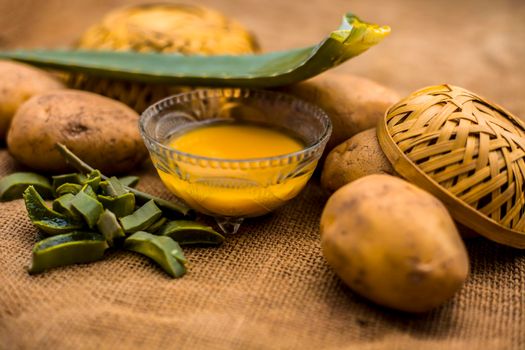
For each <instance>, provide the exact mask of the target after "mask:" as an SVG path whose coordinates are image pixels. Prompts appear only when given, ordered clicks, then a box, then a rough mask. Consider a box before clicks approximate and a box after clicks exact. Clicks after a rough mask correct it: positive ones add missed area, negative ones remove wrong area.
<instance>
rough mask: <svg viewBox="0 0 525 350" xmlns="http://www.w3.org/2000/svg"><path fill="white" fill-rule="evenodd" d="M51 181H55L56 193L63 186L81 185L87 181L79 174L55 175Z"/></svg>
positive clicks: (54, 188)
mask: <svg viewBox="0 0 525 350" xmlns="http://www.w3.org/2000/svg"><path fill="white" fill-rule="evenodd" d="M51 179H52V180H53V190H54V191H56V190H57V189H58V188H59V187H60V186H62V185H63V184H66V183H72V184H79V185H80V184H82V183H83V182H84V181H85V180H86V178H85V176H84V175H82V174H79V173H71V174H62V175H55V176H52V177H51Z"/></svg>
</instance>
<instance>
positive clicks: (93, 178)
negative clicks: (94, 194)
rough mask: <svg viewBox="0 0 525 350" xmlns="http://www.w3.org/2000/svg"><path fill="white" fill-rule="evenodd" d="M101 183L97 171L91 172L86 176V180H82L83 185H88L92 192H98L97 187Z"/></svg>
mask: <svg viewBox="0 0 525 350" xmlns="http://www.w3.org/2000/svg"><path fill="white" fill-rule="evenodd" d="M100 181H101V174H100V171H98V170H92V171H91V172H90V173H89V174H87V178H86V180H84V182H83V185H89V186H90V187H91V188H92V189H93V191H97V190H98V186H99V185H100Z"/></svg>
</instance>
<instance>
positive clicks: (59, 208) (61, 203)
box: [53, 193, 80, 220]
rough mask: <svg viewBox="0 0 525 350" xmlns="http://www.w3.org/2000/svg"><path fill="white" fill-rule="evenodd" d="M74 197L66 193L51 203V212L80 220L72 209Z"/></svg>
mask: <svg viewBox="0 0 525 350" xmlns="http://www.w3.org/2000/svg"><path fill="white" fill-rule="evenodd" d="M73 198H75V195H74V194H72V193H66V194H64V195H62V196H60V197H58V198H56V199H55V200H54V201H53V210H55V211H56V212H58V213H60V214H63V215H66V216H69V217H70V218H72V219H76V220H78V219H80V216H79V215H78V213H77V212H76V211H75V209H73V205H72V201H73Z"/></svg>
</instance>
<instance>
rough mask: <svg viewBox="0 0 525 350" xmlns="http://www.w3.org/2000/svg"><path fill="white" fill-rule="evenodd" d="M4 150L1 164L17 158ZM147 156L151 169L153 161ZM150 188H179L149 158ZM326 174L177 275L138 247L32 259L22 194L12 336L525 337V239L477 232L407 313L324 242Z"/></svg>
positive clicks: (442, 343)
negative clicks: (39, 262) (47, 261)
mask: <svg viewBox="0 0 525 350" xmlns="http://www.w3.org/2000/svg"><path fill="white" fill-rule="evenodd" d="M15 169H16V167H15V164H14V162H13V161H12V160H11V158H10V157H9V155H7V154H6V152H5V151H1V152H0V175H4V174H6V173H8V172H11V171H13V170H15ZM148 169H149V170H148ZM141 175H142V176H143V177H142V184H141V186H140V187H141V188H142V189H143V190H146V191H150V192H152V193H155V194H157V195H162V196H164V197H166V198H169V193H167V192H166V191H165V190H163V187H162V185H161V184H160V182H159V181H158V180H157V178H156V175H155V174H154V172H153V171H152V170H151V168H148V167H146V169H145V170H144V171H143V172H142V173H141ZM325 200H326V197H325V195H324V194H323V192H322V191H321V189H320V188H319V186H318V184H317V183H316V182H315V181H314V182H313V183H311V184H310V185H309V186H308V188H307V190H306V191H305V192H304V193H303V194H301V195H300V196H299V197H298V198H296V199H295V200H293V202H292V203H291V204H290V205H288V206H286V207H284V208H282V209H281V210H279V211H277V212H276V213H274V214H272V215H270V216H268V217H264V218H260V219H256V220H249V221H247V222H246V225H245V226H243V228H242V234H240V235H238V236H232V237H229V239H228V241H227V243H226V244H224V246H222V247H220V248H193V249H185V252H186V255H187V256H188V258H189V260H190V262H191V267H190V271H189V273H188V275H186V276H185V277H183V278H181V279H178V280H172V279H171V278H169V277H167V275H165V274H164V272H163V271H162V270H160V269H159V268H157V267H156V266H155V265H154V264H153V263H151V262H150V261H148V260H147V259H146V258H143V257H141V256H139V255H136V254H133V253H129V252H113V253H109V254H108V255H107V258H106V259H105V260H103V261H100V262H96V263H93V264H89V265H78V266H72V267H64V268H58V269H55V270H53V271H49V272H48V273H44V274H42V275H38V276H29V275H28V274H27V273H26V271H25V266H27V264H28V262H29V260H30V256H31V248H32V246H33V244H34V243H35V242H36V240H37V230H36V229H35V228H34V227H33V226H32V225H31V223H30V221H29V219H28V218H27V216H26V214H25V209H24V204H23V201H22V200H17V201H13V202H8V203H1V204H0V266H1V269H0V349H32V348H40V349H135V348H137V349H139V348H140V349H160V348H167V349H354V348H355V349H418V348H423V347H424V348H425V349H445V348H446V349H463V348H492V349H522V348H523V347H524V346H525V332H524V331H523V329H524V327H525V320H524V311H525V294H524V286H525V252H521V251H516V250H513V249H511V248H506V247H504V246H500V245H497V244H494V243H491V242H489V241H487V240H485V239H474V240H471V241H469V242H468V249H469V255H470V257H471V263H472V266H471V267H472V272H471V276H470V278H469V279H468V281H467V284H466V285H465V287H464V288H463V289H462V290H461V291H460V292H459V293H458V294H457V296H456V297H455V298H454V299H453V300H452V301H451V302H450V303H447V304H446V305H445V306H443V307H442V308H440V309H438V310H436V311H434V312H431V313H429V314H425V315H405V314H402V313H397V312H394V311H390V310H387V309H384V308H381V307H378V306H374V305H372V304H370V303H369V302H367V301H366V300H364V299H362V298H360V297H358V296H356V295H355V294H353V293H352V292H351V291H350V290H349V289H348V288H347V287H346V286H345V285H343V284H342V283H341V282H340V281H339V279H338V278H337V277H336V276H335V275H334V273H333V272H332V271H331V270H330V268H329V267H328V266H327V265H326V263H325V261H324V259H323V257H322V255H321V250H320V246H319V233H318V221H319V215H320V212H321V207H322V206H321V205H320V203H324V201H325Z"/></svg>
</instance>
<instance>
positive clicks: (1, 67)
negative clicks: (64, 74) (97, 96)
mask: <svg viewBox="0 0 525 350" xmlns="http://www.w3.org/2000/svg"><path fill="white" fill-rule="evenodd" d="M0 77H1V78H0V140H4V139H5V135H6V133H7V130H8V128H9V124H10V123H11V119H13V116H14V115H15V113H16V110H17V109H18V107H19V106H20V105H21V104H22V103H24V102H25V101H26V100H28V99H29V98H30V97H32V96H34V95H37V94H40V93H43V92H48V91H50V90H54V89H64V88H65V86H64V84H63V83H61V82H60V81H59V80H58V79H55V78H54V77H53V76H51V75H50V74H48V73H47V72H45V71H43V70H40V69H38V68H34V67H31V66H29V65H27V64H23V63H17V62H12V61H0Z"/></svg>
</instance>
